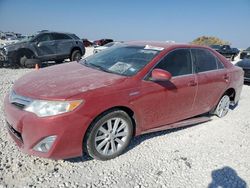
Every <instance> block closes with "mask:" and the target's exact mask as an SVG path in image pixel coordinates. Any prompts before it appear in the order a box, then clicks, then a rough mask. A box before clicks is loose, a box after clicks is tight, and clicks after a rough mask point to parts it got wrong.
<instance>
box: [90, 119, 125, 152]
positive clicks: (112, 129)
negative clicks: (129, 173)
mask: <svg viewBox="0 0 250 188" xmlns="http://www.w3.org/2000/svg"><path fill="white" fill-rule="evenodd" d="M128 129H129V125H128V123H127V122H126V121H125V120H124V119H122V118H111V119H109V120H107V121H106V122H104V123H103V124H102V125H101V126H100V127H99V129H98V130H97V132H96V135H95V148H96V150H97V151H98V152H99V153H100V154H102V155H104V156H110V155H113V154H116V153H118V152H119V151H120V150H121V149H122V148H123V146H124V144H125V143H126V141H127V140H128V138H129V130H128Z"/></svg>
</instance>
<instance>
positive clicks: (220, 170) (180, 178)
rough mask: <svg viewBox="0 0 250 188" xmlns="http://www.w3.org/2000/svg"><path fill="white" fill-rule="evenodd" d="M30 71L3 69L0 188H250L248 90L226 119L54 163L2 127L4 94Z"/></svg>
mask: <svg viewBox="0 0 250 188" xmlns="http://www.w3.org/2000/svg"><path fill="white" fill-rule="evenodd" d="M91 50H92V49H88V52H90V51H91ZM30 71H35V70H31V69H6V68H3V69H0V102H1V103H0V188H1V187H138V188H139V187H171V188H172V187H210V188H213V187H218V186H221V187H248V186H249V185H250V112H249V106H250V98H249V93H250V86H248V85H244V87H243V91H242V95H241V99H240V102H239V105H238V106H237V107H236V108H235V109H233V110H230V112H229V114H228V115H227V116H226V117H224V118H222V119H219V118H216V117H213V118H212V121H210V122H207V123H202V124H198V125H196V126H191V127H188V128H183V129H177V130H172V131H162V132H158V133H152V134H147V135H143V136H139V137H137V138H135V139H133V140H132V143H131V144H130V147H129V149H128V150H127V152H126V153H125V154H123V155H121V156H119V157H117V158H115V159H113V160H110V161H105V162H102V161H97V160H92V159H90V158H88V157H87V156H83V157H79V158H75V159H70V160H59V161H54V160H49V159H42V158H37V157H33V156H28V155H26V154H24V153H21V152H20V151H19V149H18V148H17V147H16V146H15V144H14V142H13V141H12V139H11V138H10V137H9V135H8V133H7V130H6V128H5V125H4V114H3V106H2V103H3V99H4V96H5V95H6V93H7V92H8V91H9V90H10V88H11V86H12V84H13V82H14V81H15V80H16V79H18V78H19V77H21V76H22V75H24V74H25V73H27V72H30Z"/></svg>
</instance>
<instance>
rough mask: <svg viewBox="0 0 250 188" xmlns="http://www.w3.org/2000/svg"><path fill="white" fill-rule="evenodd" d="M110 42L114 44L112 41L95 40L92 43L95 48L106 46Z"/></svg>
mask: <svg viewBox="0 0 250 188" xmlns="http://www.w3.org/2000/svg"><path fill="white" fill-rule="evenodd" d="M110 42H114V40H113V39H100V40H95V41H94V42H93V44H94V45H95V46H103V45H105V44H108V43H110Z"/></svg>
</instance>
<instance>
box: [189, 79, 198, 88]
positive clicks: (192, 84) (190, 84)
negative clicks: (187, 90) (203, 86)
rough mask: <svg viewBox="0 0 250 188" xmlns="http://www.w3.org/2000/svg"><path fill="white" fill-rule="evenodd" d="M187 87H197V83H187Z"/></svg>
mask: <svg viewBox="0 0 250 188" xmlns="http://www.w3.org/2000/svg"><path fill="white" fill-rule="evenodd" d="M188 86H191V87H192V86H197V82H195V81H193V80H192V81H190V82H188Z"/></svg>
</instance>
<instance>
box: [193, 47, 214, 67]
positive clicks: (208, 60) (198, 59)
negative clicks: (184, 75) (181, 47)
mask: <svg viewBox="0 0 250 188" xmlns="http://www.w3.org/2000/svg"><path fill="white" fill-rule="evenodd" d="M191 51H192V54H193V60H194V64H195V66H196V72H206V71H211V70H216V69H217V68H218V65H217V59H216V58H215V56H214V55H213V54H211V52H209V51H208V50H206V49H192V50H191Z"/></svg>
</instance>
